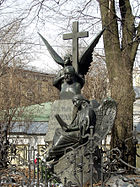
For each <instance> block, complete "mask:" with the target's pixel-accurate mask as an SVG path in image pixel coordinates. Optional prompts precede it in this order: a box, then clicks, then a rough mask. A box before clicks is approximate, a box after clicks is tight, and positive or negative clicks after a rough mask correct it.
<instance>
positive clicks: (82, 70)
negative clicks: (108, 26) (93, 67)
mask: <svg viewBox="0 0 140 187" xmlns="http://www.w3.org/2000/svg"><path fill="white" fill-rule="evenodd" d="M104 31H105V28H104V29H103V30H102V31H101V32H100V33H99V34H98V35H97V36H96V38H95V39H94V40H93V41H92V43H91V44H90V45H89V47H88V48H87V49H86V50H85V52H84V53H83V55H82V56H81V58H80V61H79V74H81V75H85V74H86V73H87V72H88V70H89V67H90V64H91V62H92V53H93V50H94V47H95V46H96V45H97V43H98V41H99V39H100V38H101V36H102V34H103V32H104Z"/></svg>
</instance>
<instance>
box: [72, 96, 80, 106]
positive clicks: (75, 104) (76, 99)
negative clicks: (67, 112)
mask: <svg viewBox="0 0 140 187" xmlns="http://www.w3.org/2000/svg"><path fill="white" fill-rule="evenodd" d="M73 105H74V106H76V107H77V108H79V107H80V106H81V100H80V99H78V98H74V99H73Z"/></svg>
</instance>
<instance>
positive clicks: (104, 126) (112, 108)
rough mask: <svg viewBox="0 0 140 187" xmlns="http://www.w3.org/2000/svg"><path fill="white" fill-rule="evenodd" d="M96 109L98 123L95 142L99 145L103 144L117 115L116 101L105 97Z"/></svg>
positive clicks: (94, 136) (94, 137)
mask: <svg viewBox="0 0 140 187" xmlns="http://www.w3.org/2000/svg"><path fill="white" fill-rule="evenodd" d="M94 111H95V113H96V125H95V133H94V135H93V142H94V145H95V146H97V145H100V144H101V141H102V140H103V139H105V137H106V136H107V134H108V133H109V132H110V130H111V128H112V126H113V123H114V120H115V116H116V102H115V101H114V100H113V99H111V98H109V99H105V100H104V101H103V103H102V104H101V105H100V106H99V107H97V108H96V109H94Z"/></svg>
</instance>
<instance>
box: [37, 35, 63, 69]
mask: <svg viewBox="0 0 140 187" xmlns="http://www.w3.org/2000/svg"><path fill="white" fill-rule="evenodd" d="M38 34H39V36H40V37H41V39H42V40H43V42H44V43H45V45H46V47H47V49H48V51H49V53H50V54H51V56H52V58H53V59H54V60H55V62H56V63H58V64H59V65H61V66H64V61H63V59H62V58H61V57H60V56H59V55H58V54H57V53H56V51H55V50H54V49H53V48H52V47H51V45H50V44H49V43H48V41H47V40H46V39H45V38H44V37H43V36H42V35H41V34H40V33H38Z"/></svg>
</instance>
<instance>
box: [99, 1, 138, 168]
mask: <svg viewBox="0 0 140 187" xmlns="http://www.w3.org/2000/svg"><path fill="white" fill-rule="evenodd" d="M120 2H123V3H124V4H123V5H125V6H126V7H125V11H126V12H127V13H128V12H129V13H130V15H129V19H130V17H131V19H130V20H131V24H132V21H133V16H132V15H131V11H130V10H131V9H130V3H129V1H128V0H122V1H120ZM99 3H100V9H101V16H102V25H103V27H104V26H105V27H106V31H105V32H104V35H103V39H104V47H105V55H106V65H107V69H108V74H109V81H110V86H111V96H112V98H113V99H115V101H116V102H117V116H116V120H115V124H114V126H113V129H112V132H111V148H115V147H118V148H119V149H120V150H121V152H122V159H123V160H124V161H125V162H127V163H129V164H131V165H133V166H135V156H134V155H136V154H135V146H134V144H133V141H132V140H133V139H132V130H133V102H134V99H135V94H134V90H133V77H132V71H133V63H134V59H135V58H134V57H135V55H136V50H137V47H138V45H137V47H136V46H135V47H134V44H133V37H132V36H131V35H130V33H129V31H130V30H129V29H130V27H129V26H130V25H129V24H128V22H127V23H126V25H125V22H124V20H123V26H122V28H123V31H122V35H123V39H122V42H121V40H120V38H119V32H118V22H117V20H118V18H117V16H116V13H115V1H114V0H100V1H99ZM121 5H122V4H121ZM126 15H127V17H128V14H126ZM127 21H128V20H127ZM131 26H132V25H131ZM126 27H127V29H126ZM132 30H133V28H132ZM132 30H131V31H132ZM129 42H130V43H131V44H130V43H129ZM132 53H133V54H132Z"/></svg>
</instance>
